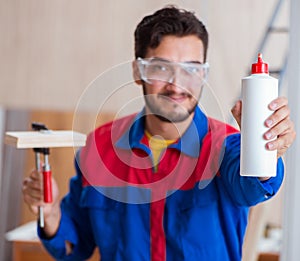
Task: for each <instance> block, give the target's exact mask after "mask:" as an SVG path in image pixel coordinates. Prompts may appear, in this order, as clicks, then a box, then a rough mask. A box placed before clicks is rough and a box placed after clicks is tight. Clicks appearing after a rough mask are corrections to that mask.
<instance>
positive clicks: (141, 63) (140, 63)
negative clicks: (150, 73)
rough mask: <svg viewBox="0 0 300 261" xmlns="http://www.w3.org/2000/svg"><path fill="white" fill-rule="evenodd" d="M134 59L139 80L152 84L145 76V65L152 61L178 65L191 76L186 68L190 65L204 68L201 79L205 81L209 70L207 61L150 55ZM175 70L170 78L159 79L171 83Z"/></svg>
mask: <svg viewBox="0 0 300 261" xmlns="http://www.w3.org/2000/svg"><path fill="white" fill-rule="evenodd" d="M136 61H137V65H138V69H139V73H140V78H141V80H143V81H144V82H146V83H148V84H153V82H152V81H151V80H149V79H148V78H147V77H146V75H145V67H146V66H149V65H150V63H151V62H152V61H161V62H163V63H166V64H170V65H171V66H172V67H173V68H175V67H180V68H181V69H183V70H184V71H185V72H186V73H187V74H190V75H191V76H193V73H192V72H191V71H190V70H188V68H192V67H198V68H201V69H203V70H204V77H203V79H201V80H202V81H206V79H207V75H208V70H209V64H208V63H207V62H206V63H196V62H173V61H169V60H167V59H162V58H157V57H152V58H141V57H138V58H137V59H136ZM175 71H176V70H173V74H172V76H171V77H170V79H168V80H166V81H163V80H161V81H163V82H167V83H173V82H174V79H175V75H176V73H175Z"/></svg>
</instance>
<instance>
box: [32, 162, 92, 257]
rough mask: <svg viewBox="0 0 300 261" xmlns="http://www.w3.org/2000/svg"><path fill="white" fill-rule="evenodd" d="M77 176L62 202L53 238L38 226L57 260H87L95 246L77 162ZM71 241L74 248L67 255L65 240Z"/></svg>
mask: <svg viewBox="0 0 300 261" xmlns="http://www.w3.org/2000/svg"><path fill="white" fill-rule="evenodd" d="M76 171H77V176H75V177H73V178H72V179H71V181H70V191H69V193H68V194H67V195H66V196H65V197H64V198H63V200H62V202H61V212H62V216H61V220H60V225H59V228H58V231H57V232H56V234H55V235H54V236H53V237H51V238H46V237H45V236H44V235H43V231H42V230H41V229H40V228H38V235H39V237H40V239H41V242H42V243H43V245H44V246H45V248H46V249H47V251H48V252H49V253H50V254H51V255H52V256H53V257H54V258H55V259H56V260H85V259H87V258H88V257H90V256H91V255H92V253H93V251H94V248H95V242H94V237H93V233H92V229H91V224H90V220H89V217H88V210H87V209H86V208H83V207H81V206H80V198H81V192H82V180H81V179H82V174H81V172H80V169H79V166H78V164H77V163H76ZM66 241H69V242H70V243H71V244H72V246H73V248H72V253H71V254H70V255H66V249H65V242H66Z"/></svg>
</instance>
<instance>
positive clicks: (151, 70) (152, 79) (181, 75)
mask: <svg viewBox="0 0 300 261" xmlns="http://www.w3.org/2000/svg"><path fill="white" fill-rule="evenodd" d="M137 64H138V68H139V72H140V76H141V79H142V80H143V81H145V82H146V83H149V84H153V85H155V84H159V83H173V84H175V81H176V84H179V85H182V87H191V86H192V87H197V86H198V87H201V86H202V84H203V81H205V80H206V78H207V74H208V68H209V65H208V63H203V64H202V63H197V62H172V61H169V60H165V59H161V58H146V59H143V58H137Z"/></svg>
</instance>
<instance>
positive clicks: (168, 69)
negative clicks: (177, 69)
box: [144, 59, 174, 83]
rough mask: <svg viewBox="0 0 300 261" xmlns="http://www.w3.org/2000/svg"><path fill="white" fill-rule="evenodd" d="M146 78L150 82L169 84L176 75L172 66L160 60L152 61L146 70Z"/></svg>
mask: <svg viewBox="0 0 300 261" xmlns="http://www.w3.org/2000/svg"><path fill="white" fill-rule="evenodd" d="M144 72H145V77H146V78H147V79H148V81H150V82H152V83H153V82H154V81H163V82H169V81H170V80H171V78H172V76H173V74H174V69H173V68H172V65H171V64H170V63H168V62H164V61H160V60H154V59H153V60H150V61H149V62H148V64H147V65H146V66H145V69H144Z"/></svg>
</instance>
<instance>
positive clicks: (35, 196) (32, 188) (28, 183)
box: [22, 170, 61, 237]
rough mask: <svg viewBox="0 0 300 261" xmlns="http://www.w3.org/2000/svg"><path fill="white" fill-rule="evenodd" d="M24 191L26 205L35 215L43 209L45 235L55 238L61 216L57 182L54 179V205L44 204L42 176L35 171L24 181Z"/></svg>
mask: <svg viewBox="0 0 300 261" xmlns="http://www.w3.org/2000/svg"><path fill="white" fill-rule="evenodd" d="M22 191H23V198H24V201H25V203H26V204H27V205H28V206H29V209H30V210H31V211H32V212H33V213H34V214H35V215H37V214H38V207H39V206H42V207H43V212H44V219H45V228H44V233H45V235H46V236H48V237H51V236H53V235H54V234H55V233H56V231H57V228H58V225H59V221H60V216H61V213H60V208H59V200H58V196H59V191H58V186H57V184H56V182H55V180H54V179H52V194H53V202H52V203H49V204H46V203H44V200H43V182H42V174H41V173H39V172H37V171H35V170H34V171H32V172H31V173H30V175H29V177H27V178H26V179H25V180H24V182H23V190H22Z"/></svg>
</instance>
